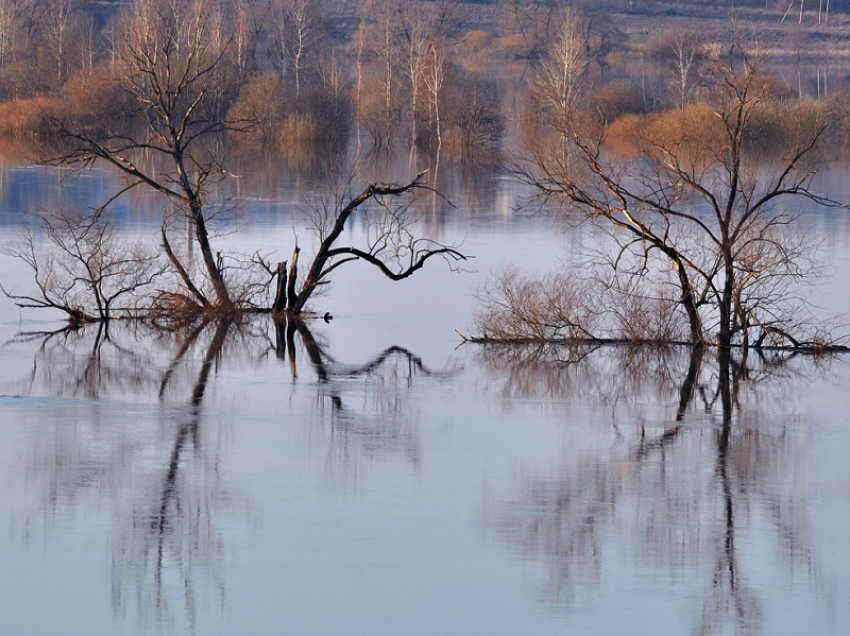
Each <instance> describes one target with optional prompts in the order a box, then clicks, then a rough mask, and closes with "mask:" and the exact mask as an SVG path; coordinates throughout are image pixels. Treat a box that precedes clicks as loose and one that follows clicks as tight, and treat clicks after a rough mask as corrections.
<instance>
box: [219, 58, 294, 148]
mask: <svg viewBox="0 0 850 636" xmlns="http://www.w3.org/2000/svg"><path fill="white" fill-rule="evenodd" d="M282 93H283V83H282V82H281V79H280V76H279V75H278V74H277V73H274V72H267V73H257V74H256V75H254V76H253V77H252V78H251V79H250V80H248V82H247V83H246V84H245V86H243V87H242V90H241V91H240V92H239V97H238V98H237V99H236V102H235V103H234V104H233V107H232V108H231V109H230V112H229V113H228V119H229V120H230V121H231V122H233V123H234V126H235V129H236V130H235V133H234V138H235V139H236V140H237V141H240V142H251V141H254V142H260V143H267V142H269V141H271V140H272V139H274V138H275V136H280V135H282V134H283V133H281V132H279V128H280V124H281V119H282V113H283V109H282V107H281V103H282Z"/></svg>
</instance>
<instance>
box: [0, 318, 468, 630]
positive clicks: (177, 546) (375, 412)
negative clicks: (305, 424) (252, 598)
mask: <svg viewBox="0 0 850 636" xmlns="http://www.w3.org/2000/svg"><path fill="white" fill-rule="evenodd" d="M97 327H98V328H97V329H94V328H85V329H78V330H71V329H63V330H60V331H56V332H40V333H27V334H20V335H19V336H17V337H16V338H15V339H14V340H13V341H11V342H9V343H7V344H6V347H12V348H18V349H21V348H23V349H24V350H26V351H32V353H33V364H32V367H31V368H30V369H28V371H27V373H26V374H25V375H24V376H23V377H21V379H20V380H18V383H17V386H16V391H17V393H19V394H21V395H42V396H45V397H50V398H72V399H73V400H74V401H73V402H71V403H72V404H79V405H80V409H81V410H80V413H81V416H80V418H79V419H80V420H82V422H83V423H81V424H80V425H79V426H67V422H62V423H61V425H60V423H56V427H55V429H56V431H57V433H56V436H57V438H56V439H55V440H54V441H53V442H52V443H44V441H42V440H40V441H39V442H38V443H37V444H36V446H37V448H34V449H33V453H32V459H31V462H30V463H31V466H32V469H31V470H30V471H28V479H29V480H33V478H34V477H35V483H36V484H38V486H39V487H40V488H42V489H43V492H42V494H41V497H40V503H39V511H38V515H40V516H42V517H43V520H44V523H45V524H46V525H47V524H50V523H52V522H54V521H55V519H57V518H58V517H60V516H61V515H60V513H62V512H69V510H68V508H79V507H81V506H83V505H84V503H83V502H84V501H85V500H86V497H89V498H94V499H95V500H96V501H95V503H96V505H97V506H101V504H102V503H103V502H104V501H114V502H115V503H114V508H115V510H114V512H113V513H112V514H111V524H112V526H113V528H112V529H111V531H110V534H111V541H110V549H109V570H110V580H111V595H112V603H113V610H114V613H115V615H116V616H117V617H120V618H121V619H122V620H126V619H128V618H129V619H133V618H135V620H136V621H137V623H138V625H139V627H140V631H141V630H153V631H158V632H168V633H184V632H186V633H188V632H194V631H196V620H197V617H198V616H199V615H200V612H202V611H203V609H204V608H207V610H208V609H209V606H212V607H213V608H215V607H220V608H222V609H224V607H225V606H226V589H225V588H226V585H225V575H224V566H223V563H224V559H225V554H226V544H227V539H228V536H229V532H230V531H229V530H228V528H231V529H232V527H233V524H232V520H234V519H235V520H237V521H240V520H241V522H242V523H249V522H250V520H251V518H252V516H253V511H252V508H253V506H252V503H251V501H250V497H249V495H248V494H247V493H246V492H244V491H242V490H241V489H239V488H238V487H236V486H235V485H234V480H233V479H232V478H230V477H228V474H227V472H226V471H225V469H223V468H222V467H223V466H226V465H227V463H226V461H225V460H226V457H225V455H226V452H227V447H226V446H227V440H228V439H229V436H228V432H229V431H230V430H231V429H232V428H233V421H232V418H233V414H232V413H231V414H228V411H227V410H222V409H219V408H215V407H216V403H213V404H209V400H217V399H220V398H221V397H222V395H221V391H220V387H219V385H218V384H217V382H218V381H219V379H220V378H219V376H220V375H221V374H220V373H219V371H220V370H221V369H224V368H226V369H228V375H227V376H226V377H227V378H228V379H227V380H224V381H225V382H230V381H231V378H233V377H234V375H233V370H234V369H238V368H239V367H240V366H241V365H245V364H247V365H248V366H249V368H250V373H251V374H254V373H257V372H261V373H263V374H264V377H268V374H269V373H273V374H274V373H276V377H277V378H278V381H279V380H280V379H281V378H283V379H288V380H290V381H291V386H290V387H289V389H286V387H287V384H288V383H287V382H283V383H281V386H282V387H284V388H285V389H286V390H288V391H289V393H290V396H289V398H288V399H289V400H292V399H294V397H293V396H295V395H296V394H297V393H298V391H299V389H298V388H297V387H296V385H300V386H301V387H302V388H304V387H306V388H307V389H308V394H309V393H310V392H313V393H314V396H313V398H312V403H313V404H314V405H315V407H316V408H315V412H316V413H315V415H316V418H317V419H318V421H320V422H323V423H325V425H326V426H327V427H329V428H330V430H331V434H330V437H329V439H328V440H327V442H326V443H327V465H326V469H327V470H328V471H329V472H331V473H332V474H333V475H338V476H342V477H344V478H346V479H350V478H352V477H353V478H355V479H356V478H357V476H358V474H359V468H358V467H359V465H360V463H361V461H362V460H361V459H360V456H362V457H365V459H366V461H372V460H373V459H374V457H375V456H376V455H384V456H386V455H394V456H401V457H403V458H404V459H405V460H406V461H407V462H408V463H410V464H411V465H413V466H416V465H417V464H418V462H419V461H420V453H421V450H420V443H419V440H418V434H417V430H416V429H417V426H416V416H415V413H414V412H413V411H412V407H411V406H410V402H411V400H409V399H408V391H409V390H410V389H411V388H412V386H413V385H414V383H416V382H417V381H418V380H419V379H424V378H437V379H440V378H444V377H448V375H449V374H450V373H451V371H439V372H438V371H433V370H431V369H429V368H428V367H427V366H426V365H425V364H424V363H423V361H422V360H421V359H420V358H419V357H418V356H416V355H415V354H413V353H412V352H410V351H408V350H407V349H404V348H402V347H397V346H394V347H389V348H387V349H386V350H384V351H382V352H380V353H379V354H378V355H376V356H374V357H373V358H371V359H369V360H367V361H365V362H363V363H362V364H355V365H352V364H343V363H341V362H339V361H338V360H336V359H335V358H334V357H333V356H332V355H331V354H330V352H329V347H328V346H327V345H326V344H324V343H323V342H322V341H321V339H319V338H317V337H316V336H315V335H314V333H313V332H312V331H311V330H310V329H309V327H308V325H307V324H306V323H304V322H302V321H290V322H288V323H286V322H276V323H271V322H269V321H267V319H262V318H257V319H256V320H254V321H243V322H226V321H220V322H209V323H198V324H196V325H194V326H192V327H190V328H187V329H186V330H183V331H176V332H163V331H158V330H152V329H151V330H148V329H145V327H144V326H143V325H141V324H138V323H123V324H122V323H120V322H113V323H110V324H109V328H108V329H107V326H106V324H103V325H98V326H97ZM269 353H271V356H269V355H268V354H269ZM269 362H271V363H272V364H271V369H269V364H268V363H269ZM305 362H306V365H305ZM281 363H283V365H284V366H283V373H281V372H280V370H281ZM275 368H277V371H276V372H275ZM251 374H249V375H243V376H239V375H236V376H235V378H236V381H237V382H238V381H239V380H240V379H241V380H242V381H244V380H246V379H247V380H248V381H250V378H251V377H253V375H251ZM302 376H303V377H302ZM272 377H274V376H272ZM358 379H359V380H362V381H363V382H364V386H366V387H370V386H371V387H378V390H367V389H365V388H361V390H357V391H354V390H352V387H351V383H352V382H356V381H357V380H358ZM217 389H218V390H217ZM238 391H239V387H238V386H228V392H238ZM228 394H229V393H228ZM81 399H82V400H83V401H82V402H80V400H81ZM119 399H123V400H127V399H129V400H130V402H129V403H130V404H133V405H137V406H136V407H134V408H145V409H147V412H148V417H147V418H142V420H141V421H140V423H139V427H140V429H142V428H144V427H145V425H148V426H147V429H145V430H138V431H136V430H133V431H131V434H132V435H134V436H135V437H134V438H133V439H131V440H127V439H125V436H126V433H124V432H116V429H121V430H122V431H123V429H122V427H121V426H119V424H120V423H119V422H110V421H109V417H108V416H107V417H100V415H93V414H94V413H100V412H101V411H106V412H108V410H107V409H101V408H100V407H101V406H102V405H103V404H105V403H109V402H114V401H115V400H119ZM286 399H287V398H286V397H284V400H286ZM145 405H146V406H145ZM132 410H133V409H130V412H132ZM118 413H119V416H120V415H121V414H123V415H124V416H125V417H126V416H127V413H125V412H124V411H122V409H120V408H119V409H118ZM150 424H154V427H153V429H154V430H148V429H151V427H150ZM49 426H52V424H49ZM43 432H44V431H39V432H37V435H38V436H41V435H43ZM116 439H117V440H119V443H116ZM81 448H86V452H81V451H80V450H79V449H81ZM91 449H102V451H101V450H98V451H92V450H91ZM101 463H102V464H101ZM40 471H41V472H47V473H49V474H46V475H44V476H42V475H41V474H40ZM63 507H65V508H64V509H63ZM70 511H71V512H72V510H70ZM27 525H32V523H31V522H30V523H28V524H27Z"/></svg>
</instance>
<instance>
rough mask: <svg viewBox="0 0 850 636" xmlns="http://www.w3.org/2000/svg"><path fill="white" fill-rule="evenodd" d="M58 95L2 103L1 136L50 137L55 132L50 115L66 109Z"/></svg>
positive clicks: (0, 111) (0, 105) (0, 113)
mask: <svg viewBox="0 0 850 636" xmlns="http://www.w3.org/2000/svg"><path fill="white" fill-rule="evenodd" d="M64 107H65V105H64V103H63V101H62V100H60V99H59V98H56V97H48V96H38V97H31V98H27V99H15V100H12V101H8V102H2V103H0V137H7V138H17V139H23V138H26V139H36V138H42V139H48V138H50V137H51V136H52V134H53V129H52V127H51V125H50V121H49V116H57V115H58V114H60V113H61V112H62V111H63V110H64Z"/></svg>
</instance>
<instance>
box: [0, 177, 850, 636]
mask: <svg viewBox="0 0 850 636" xmlns="http://www.w3.org/2000/svg"><path fill="white" fill-rule="evenodd" d="M20 171H21V173H22V174H25V175H27V177H26V180H25V181H23V182H22V184H26V187H27V188H30V187H32V183H31V181H30V180H31V179H36V183H40V184H44V183H45V181H40V179H46V178H47V177H44V176H35V177H33V176H31V175H30V171H29V169H27V170H24V169H20ZM5 174H6V177H4V178H5V179H7V181H5V182H4V183H6V184H7V186H8V189H7V192H9V191H11V192H15V191H16V188H15V187H13V186H12V185H8V184H9V183H10V182H11V183H12V184H14V183H16V181H15V179H14V178H13V175H12V176H10V173H5ZM38 174H39V175H40V174H41V173H38ZM89 178H90V179H91V180H92V181H94V182H96V183H102V182H103V179H106V180H107V182H108V177H104V176H103V175H100V176H99V177H98V176H97V175H92V176H91V177H89ZM10 180H11V181H10ZM48 181H49V179H48ZM49 182H50V183H51V184H53V183H55V181H49ZM21 187H23V185H22V186H21ZM53 187H56V186H54V185H51V186H50V188H53ZM63 187H64V186H63ZM458 187H460V186H458ZM44 188H45V190H46V191H48V192H52V190H50V188H48V187H46V186H44ZM478 188H479V190H482V191H484V194H481V192H478V191H476V192H469V191H466V190H459V191H455V192H454V193H452V192H449V193H448V194H449V195H450V196H451V197H452V198H455V199H464V200H466V201H467V203H469V202H471V201H478V202H479V204H478V207H476V205H471V204H468V205H466V206H465V208H463V209H459V210H458V211H445V212H443V213H441V214H439V215H435V217H434V222H433V224H432V226H431V231H432V232H433V233H434V236H436V237H438V238H440V239H443V240H462V241H463V248H464V249H465V250H466V251H468V252H470V253H472V254H475V255H476V257H477V258H476V259H475V260H474V261H473V262H472V265H471V266H470V267H469V268H468V269H469V270H470V271H467V272H466V273H454V274H452V273H449V272H448V271H447V270H446V269H445V268H444V267H443V266H442V265H441V264H436V263H435V266H434V267H431V268H426V269H425V270H424V271H423V272H422V273H421V275H420V276H416V277H414V278H413V279H411V280H409V281H406V282H404V283H390V282H389V281H385V280H383V279H381V278H379V277H378V276H377V275H376V274H374V273H372V272H370V271H369V270H368V269H367V268H357V267H354V268H350V269H348V270H345V269H343V270H342V271H341V275H340V276H339V277H338V278H337V279H336V282H335V285H334V288H333V290H332V292H331V294H330V295H328V296H327V297H325V298H321V299H320V300H319V301H318V303H319V304H320V306H321V308H322V310H329V311H331V312H332V313H333V314H334V316H335V318H334V320H333V321H332V322H331V323H330V324H328V325H326V324H324V323H321V322H319V323H317V324H316V325H315V327H314V330H313V331H314V333H313V335H314V336H315V338H316V340H317V341H318V342H319V344H320V345H322V346H323V347H324V355H323V356H322V361H323V363H324V367H323V368H321V369H320V368H319V367H317V366H316V365H315V364H314V362H313V361H311V360H310V358H309V357H308V355H307V353H306V350H305V348H304V347H303V343H302V341H301V340H300V339H296V352H297V353H296V358H295V360H294V365H293V361H292V360H290V358H289V356H288V355H284V356H283V357H281V355H280V353H279V352H283V351H285V347H282V348H281V347H278V346H277V345H278V344H280V343H279V342H278V341H277V334H276V333H275V331H274V329H273V328H272V326H271V325H270V324H269V323H268V322H266V321H264V320H262V319H261V320H258V321H257V322H255V323H252V324H249V325H245V326H243V328H242V329H241V330H235V329H232V330H231V331H230V333H229V334H228V338H227V339H226V340H225V341H224V342H225V344H224V346H223V348H222V349H221V350H220V351H217V350H216V347H215V346H214V329H212V328H209V329H207V330H204V331H203V332H201V333H200V334H199V335H198V337H197V339H196V340H195V341H193V342H192V343H191V345H190V346H189V347H188V349H187V353H186V354H185V356H183V357H181V358H179V359H178V358H177V354H178V351H179V350H180V347H181V345H182V344H184V342H183V338H185V337H186V336H185V335H183V336H181V335H177V336H158V337H150V336H148V335H141V336H139V335H137V334H135V335H134V334H133V333H131V331H130V328H129V327H128V326H127V325H123V324H117V325H115V326H114V327H113V328H112V329H111V332H110V338H111V339H110V340H109V341H105V340H98V337H97V332H96V329H93V328H87V329H86V330H85V331H84V332H83V333H81V334H74V335H68V336H62V335H56V336H52V337H47V336H46V335H42V336H36V337H31V338H19V339H17V340H15V339H14V338H15V335H16V334H17V333H18V332H21V331H23V332H33V331H49V330H52V329H56V328H58V327H60V326H61V323H59V322H57V321H55V320H53V318H52V317H51V316H50V315H42V314H38V313H33V312H19V311H18V310H17V309H15V308H14V307H12V306H11V304H10V303H9V302H8V301H7V300H6V299H0V314H2V324H0V330H2V342H5V343H7V344H6V345H5V346H4V347H3V348H2V349H0V528H2V532H0V616H2V619H0V633H2V634H7V633H8V634H12V635H28V634H33V635H41V634H190V633H194V634H458V635H461V634H487V635H491V634H504V635H508V634H563V633H575V634H617V633H628V634H657V633H670V634H679V633H688V632H690V633H698V634H731V633H762V634H800V633H813V634H814V633H817V634H828V633H835V634H841V633H845V632H846V626H847V624H848V622H850V535H848V534H847V533H846V526H847V523H848V520H850V519H848V512H847V511H848V510H850V506H848V504H850V464H848V462H847V461H846V457H847V454H848V451H850V411H848V409H847V407H846V404H847V397H846V396H847V392H848V387H850V359H848V358H846V357H839V358H835V359H833V360H826V361H821V362H819V363H817V364H816V363H814V362H813V361H811V360H809V359H806V358H795V359H791V360H789V361H787V362H785V363H784V364H781V365H768V364H765V363H762V362H759V361H758V360H753V361H752V368H751V371H750V375H749V377H748V378H746V379H742V380H741V381H740V382H739V383H738V384H737V385H736V392H735V402H734V408H733V409H732V411H731V412H730V413H729V414H728V417H727V418H724V415H723V413H722V408H721V404H720V400H719V399H718V398H717V397H716V395H717V390H718V383H717V373H718V367H717V363H716V362H715V361H714V360H713V359H712V357H711V356H710V355H708V356H707V357H706V359H704V360H703V361H702V367H701V372H700V376H699V384H698V390H697V391H696V395H695V397H694V400H693V402H692V403H691V404H690V405H689V407H688V409H687V411H686V413H685V415H684V417H683V418H681V421H678V422H677V419H676V415H677V408H678V405H679V396H680V388H681V384H682V382H683V380H684V377H685V374H686V371H687V367H688V360H687V354H686V352H681V351H679V352H672V353H670V354H667V355H662V354H660V353H658V352H647V353H645V354H644V355H643V356H642V357H638V358H633V357H629V355H628V352H626V351H621V350H616V349H612V350H601V351H598V352H596V353H594V354H593V355H591V356H590V357H588V358H587V359H586V360H584V361H583V362H581V363H579V364H574V365H568V364H546V363H542V362H540V361H538V360H534V359H529V358H528V356H527V355H519V356H517V355H512V354H511V353H510V352H501V353H499V352H495V353H493V352H487V351H486V350H482V349H477V348H475V347H472V346H469V345H466V346H462V347H459V348H458V344H459V341H460V339H459V337H458V336H457V334H456V333H455V332H454V329H459V330H461V331H465V332H466V331H468V330H469V328H470V324H471V315H472V307H473V304H474V299H473V294H474V290H475V288H476V286H477V285H479V284H480V283H481V282H482V281H483V279H484V278H485V277H486V275H487V273H488V272H490V271H491V270H493V269H496V268H497V267H498V266H499V265H500V264H501V263H503V262H504V261H505V260H513V261H514V262H526V263H528V264H529V266H531V267H533V268H538V269H542V268H545V267H548V266H550V265H551V264H553V263H555V262H556V261H557V258H558V256H559V255H560V254H561V253H563V250H566V249H569V248H570V246H571V245H575V244H576V241H577V238H576V236H575V235H564V234H563V233H561V232H560V231H559V230H557V229H555V228H554V227H553V225H552V224H551V222H550V221H549V220H548V219H545V218H542V217H528V216H525V215H516V214H512V213H511V211H510V208H511V205H512V203H513V200H512V192H513V189H512V188H511V187H510V186H509V184H506V183H505V182H503V181H495V182H492V183H490V185H487V186H486V187H485V186H478ZM275 192H276V190H275V189H274V187H270V188H269V189H268V190H267V191H265V192H264V194H263V200H264V201H266V203H265V204H264V205H265V207H266V209H265V212H263V213H262V214H260V213H257V215H256V216H255V217H251V216H250V215H249V216H246V217H245V218H246V219H247V220H248V223H247V225H246V227H245V229H244V230H243V231H241V232H240V233H239V234H238V235H236V236H232V237H229V238H228V239H227V241H228V243H227V245H228V246H233V247H239V248H244V249H246V251H250V250H251V249H256V247H254V246H257V247H265V248H268V249H270V250H271V249H278V250H280V251H281V252H282V256H283V257H284V258H285V257H286V255H287V251H288V250H289V249H291V238H292V233H293V227H296V228H297V220H293V218H294V217H292V216H291V215H289V213H288V212H286V210H285V209H280V210H277V211H275V208H274V206H273V205H270V204H269V201H274V200H275V197H276V196H277V195H276V194H274V193H275ZM8 197H11V198H8ZM8 197H6V196H5V195H4V196H0V202H4V203H2V204H3V205H5V206H6V207H5V208H4V213H3V214H4V218H8V217H9V216H11V215H12V214H13V213H14V212H15V210H11V209H10V208H9V205H10V203H9V202H10V201H14V202H20V201H22V200H24V195H22V194H20V193H18V194H15V195H11V194H10V195H8ZM15 205H18V203H15ZM153 215H154V212H152V211H151V210H149V209H147V211H144V210H142V209H141V208H140V209H138V210H135V211H134V214H133V216H132V217H128V219H129V220H128V223H129V224H130V226H131V227H132V230H131V231H132V232H133V233H138V234H144V232H145V231H146V228H148V229H149V228H153V231H155V229H156V224H155V222H153V223H152V222H151V221H150V220H149V218H148V217H149V216H153ZM817 218H818V225H817V227H819V228H823V230H819V231H822V232H823V234H824V236H825V237H826V238H827V239H828V240H829V242H830V245H831V246H834V250H835V254H834V257H833V258H832V259H831V260H832V262H833V264H834V267H835V269H836V270H837V271H838V273H839V274H841V272H843V270H844V269H845V266H846V264H847V262H848V250H847V246H848V236H850V235H848V232H847V231H846V229H845V225H844V224H843V223H838V222H834V221H833V220H827V219H826V217H817ZM252 219H253V220H252ZM578 240H579V241H580V239H578ZM2 271H3V272H4V279H3V280H4V282H5V281H6V280H8V279H9V278H10V277H11V278H12V279H13V280H15V281H16V282H20V284H24V281H25V278H24V273H23V272H22V271H21V270H20V269H19V268H16V265H15V264H14V263H10V262H8V261H7V260H4V262H3V270H2ZM848 284H850V281H848V280H846V278H845V277H843V276H840V275H839V276H838V277H836V278H835V279H833V281H832V282H831V283H830V285H831V287H829V288H828V291H827V292H826V293H825V295H824V296H825V297H826V298H828V299H830V302H832V303H834V304H835V308H836V310H841V311H844V310H846V305H847V303H846V302H845V301H846V299H847V298H848V297H850V295H848V294H847V291H848V288H847V286H848ZM394 347H395V348H394ZM213 354H214V355H213ZM205 359H208V360H209V365H208V366H207V367H206V370H205V367H204V361H205ZM203 378H206V381H205V383H204V385H203V391H202V395H200V397H199V393H200V391H199V380H201V379H203ZM193 395H194V396H195V397H194V403H193ZM725 422H728V427H727V429H726V430H727V431H728V433H729V435H728V438H726V440H725V441H724V438H723V431H724V423H725ZM675 426H678V428H676V429H674V428H673V427H675ZM665 433H666V435H665Z"/></svg>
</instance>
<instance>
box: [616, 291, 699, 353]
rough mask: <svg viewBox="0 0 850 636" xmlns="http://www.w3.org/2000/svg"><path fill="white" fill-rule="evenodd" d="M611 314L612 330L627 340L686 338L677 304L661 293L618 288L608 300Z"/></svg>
mask: <svg viewBox="0 0 850 636" xmlns="http://www.w3.org/2000/svg"><path fill="white" fill-rule="evenodd" d="M659 291H660V290H659ZM610 313H611V314H613V318H614V320H613V322H614V330H615V333H616V334H617V336H618V337H619V338H622V339H624V340H628V341H629V342H632V343H645V342H646V343H670V342H682V341H684V340H686V339H687V333H686V332H685V331H684V330H683V329H682V325H683V324H684V321H683V320H682V316H681V310H680V309H679V306H678V303H677V302H675V301H672V300H670V299H669V298H665V297H664V296H662V295H661V294H660V293H659V294H658V295H654V296H648V295H646V294H641V293H635V292H634V291H633V290H630V291H623V290H620V292H619V293H616V300H615V301H614V302H612V303H610Z"/></svg>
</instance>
